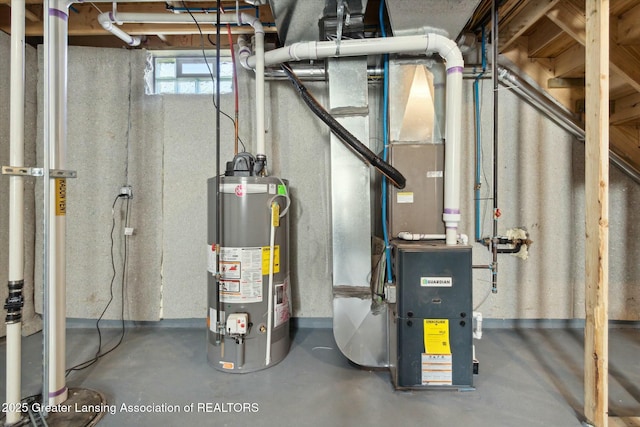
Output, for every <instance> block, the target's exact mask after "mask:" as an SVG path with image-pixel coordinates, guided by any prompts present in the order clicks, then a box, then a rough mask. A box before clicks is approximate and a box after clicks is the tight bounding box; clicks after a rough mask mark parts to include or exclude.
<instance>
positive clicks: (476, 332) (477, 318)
mask: <svg viewBox="0 0 640 427" xmlns="http://www.w3.org/2000/svg"><path fill="white" fill-rule="evenodd" d="M473 318H474V319H475V321H476V327H475V329H474V330H473V338H475V339H477V340H481V339H482V313H480V312H479V311H474V312H473Z"/></svg>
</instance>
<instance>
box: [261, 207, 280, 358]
mask: <svg viewBox="0 0 640 427" xmlns="http://www.w3.org/2000/svg"><path fill="white" fill-rule="evenodd" d="M276 206H278V205H277V203H275V202H274V203H271V206H270V209H271V232H270V235H269V284H268V286H267V293H268V297H267V349H266V353H265V356H264V364H265V366H269V364H270V363H271V329H272V328H273V260H274V255H275V254H274V252H275V242H276V226H275V221H276V215H277V213H276V211H277V210H278V209H276Z"/></svg>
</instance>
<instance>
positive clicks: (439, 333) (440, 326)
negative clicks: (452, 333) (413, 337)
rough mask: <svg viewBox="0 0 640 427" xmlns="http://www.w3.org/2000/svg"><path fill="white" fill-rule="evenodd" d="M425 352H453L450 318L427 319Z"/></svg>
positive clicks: (425, 323) (425, 322)
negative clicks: (450, 340)
mask: <svg viewBox="0 0 640 427" xmlns="http://www.w3.org/2000/svg"><path fill="white" fill-rule="evenodd" d="M424 352H425V353H427V354H451V347H450V345H449V320H448V319H425V321H424Z"/></svg>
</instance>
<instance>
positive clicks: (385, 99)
mask: <svg viewBox="0 0 640 427" xmlns="http://www.w3.org/2000/svg"><path fill="white" fill-rule="evenodd" d="M384 7H385V2H384V0H381V1H380V9H379V10H378V20H379V21H380V32H381V33H382V37H383V38H386V37H387V30H386V28H385V26H384ZM382 61H383V63H384V68H383V73H382V76H383V78H382V144H383V149H382V160H384V161H385V162H386V161H388V159H389V55H384V56H383V57H382ZM381 187H382V188H381V199H382V200H381V204H382V234H383V238H384V255H385V258H386V274H387V283H392V282H393V275H392V273H391V247H390V246H389V230H388V227H387V192H388V188H387V177H386V176H385V175H382V183H381Z"/></svg>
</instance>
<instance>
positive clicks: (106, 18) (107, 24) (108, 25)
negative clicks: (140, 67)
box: [98, 12, 142, 46]
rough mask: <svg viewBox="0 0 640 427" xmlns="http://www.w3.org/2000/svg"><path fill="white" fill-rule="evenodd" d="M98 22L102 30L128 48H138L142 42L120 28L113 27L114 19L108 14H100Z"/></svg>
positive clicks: (137, 37)
mask: <svg viewBox="0 0 640 427" xmlns="http://www.w3.org/2000/svg"><path fill="white" fill-rule="evenodd" d="M98 22H99V23H100V25H102V28H104V29H105V30H107V31H109V32H110V33H111V34H113V35H114V36H116V37H118V38H119V39H120V40H122V41H124V42H125V43H127V44H128V45H129V46H140V43H141V42H142V38H141V37H139V36H135V37H134V36H130V35H129V34H127V33H125V32H124V31H122V30H121V29H120V28H118V27H116V26H115V25H113V23H114V22H115V19H114V17H113V14H111V13H110V12H109V13H101V14H100V15H98Z"/></svg>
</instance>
